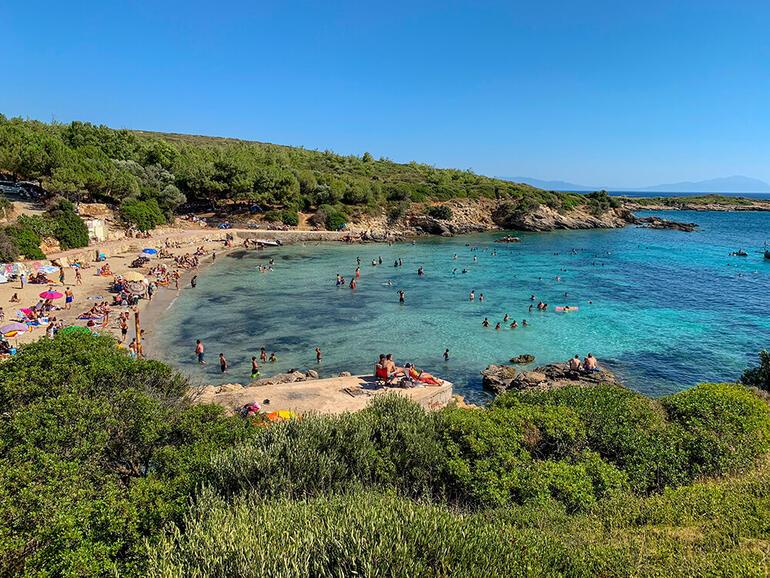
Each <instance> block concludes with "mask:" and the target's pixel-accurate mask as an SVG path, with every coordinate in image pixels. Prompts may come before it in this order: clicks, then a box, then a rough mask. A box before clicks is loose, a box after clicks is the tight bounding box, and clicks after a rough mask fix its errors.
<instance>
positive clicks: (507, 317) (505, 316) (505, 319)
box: [503, 313, 510, 323]
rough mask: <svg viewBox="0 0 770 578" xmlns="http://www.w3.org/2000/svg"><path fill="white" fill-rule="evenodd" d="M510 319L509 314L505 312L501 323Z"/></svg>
mask: <svg viewBox="0 0 770 578" xmlns="http://www.w3.org/2000/svg"><path fill="white" fill-rule="evenodd" d="M509 319H510V316H509V315H508V314H507V313H506V314H505V315H503V323H506V322H507V321H508V320H509Z"/></svg>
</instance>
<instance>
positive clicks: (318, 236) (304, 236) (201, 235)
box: [0, 229, 342, 357]
mask: <svg viewBox="0 0 770 578" xmlns="http://www.w3.org/2000/svg"><path fill="white" fill-rule="evenodd" d="M226 233H230V234H231V235H233V236H234V237H235V240H234V241H233V244H232V247H226V246H225V238H226ZM246 238H252V239H254V238H261V239H280V240H281V241H282V242H285V243H291V242H294V241H301V240H321V241H338V240H340V239H341V238H342V235H341V234H339V233H331V232H328V231H262V230H253V229H230V230H227V231H225V230H218V229H202V230H199V229H193V230H186V229H181V230H180V229H167V230H165V231H163V232H162V233H155V234H153V236H152V237H151V238H149V239H133V238H125V239H119V240H115V241H107V242H103V243H100V244H95V245H92V246H90V247H86V248H82V249H74V250H70V251H63V252H59V253H54V254H50V255H48V260H50V261H53V260H58V259H61V258H66V259H67V260H69V261H70V262H76V261H79V262H82V263H84V266H83V268H82V269H81V280H82V282H81V284H79V285H78V284H77V282H76V275H75V269H74V268H73V267H65V268H64V283H60V282H59V274H58V273H51V274H49V275H48V278H49V279H50V280H51V281H53V283H49V284H30V283H26V284H25V286H24V288H23V289H22V288H21V284H20V281H19V280H18V279H17V280H14V281H11V282H8V283H4V284H0V307H2V309H3V313H4V319H3V320H2V323H8V322H11V321H13V320H15V319H16V318H17V311H18V310H19V309H21V308H23V307H32V306H33V305H35V304H36V303H37V302H38V301H39V300H40V297H39V294H40V293H41V292H43V291H46V290H48V289H49V288H51V289H53V290H54V291H58V292H60V293H64V291H65V289H66V288H68V287H69V288H70V289H71V290H72V292H73V294H74V301H73V304H72V307H71V308H70V309H69V310H66V309H64V305H65V304H64V299H63V298H62V299H58V300H56V301H54V305H55V309H54V311H53V312H52V313H51V316H54V317H56V319H57V320H61V321H63V322H64V325H65V326H69V325H80V326H85V325H86V323H87V321H86V320H83V319H78V316H80V315H82V314H83V313H84V312H86V311H87V310H88V309H90V308H91V307H92V306H93V305H94V304H96V303H100V302H102V301H107V302H112V295H113V294H112V293H110V292H109V288H110V286H111V285H112V282H113V279H114V275H125V274H126V273H128V272H129V271H133V272H138V273H141V274H143V275H145V276H148V273H149V271H150V269H152V268H153V267H155V266H156V265H158V264H165V265H166V266H167V267H168V268H169V270H170V271H172V272H173V271H176V270H178V271H179V273H180V275H181V277H180V279H179V290H177V289H176V288H175V286H174V285H173V284H169V286H168V287H161V286H159V287H158V289H157V291H156V292H155V295H154V296H153V299H152V300H148V299H140V300H139V303H138V305H137V306H136V307H135V308H127V307H119V306H118V307H112V310H111V313H110V317H109V323H108V324H107V326H106V327H103V328H99V331H107V332H109V333H112V334H113V335H115V336H116V337H117V338H120V325H119V322H118V315H119V314H120V312H122V311H125V310H129V311H131V312H133V311H135V310H136V311H139V315H140V323H141V329H142V330H143V333H144V343H143V349H144V354H145V356H147V357H152V337H153V328H154V325H155V323H156V322H157V321H158V319H159V318H160V317H161V316H162V314H163V312H164V311H166V310H167V309H168V308H169V307H170V306H172V304H173V302H174V300H175V299H176V297H177V296H178V294H179V291H182V290H190V289H191V287H190V279H191V278H192V276H193V275H199V274H201V273H202V272H203V270H204V269H205V268H206V267H207V266H209V265H211V263H212V262H213V260H212V253H216V255H217V257H220V256H225V255H226V254H227V253H228V252H230V251H235V250H243V248H244V247H243V240H244V239H246ZM167 241H168V243H169V245H170V246H169V247H167V248H166V251H167V252H168V253H170V254H171V257H166V258H158V257H157V256H153V257H152V258H151V259H150V261H149V262H148V263H146V264H145V265H143V266H142V267H139V268H130V267H129V265H130V264H131V262H132V261H133V260H134V259H135V258H136V257H137V256H139V255H140V254H141V251H142V249H143V248H145V247H148V248H155V249H158V250H160V249H161V248H162V247H164V246H165V244H166V242H167ZM199 247H203V250H204V251H205V255H203V256H200V257H199V263H198V267H197V268H195V269H185V268H180V267H177V265H176V264H175V262H174V257H176V256H181V255H185V254H190V255H192V254H193V253H195V251H196V249H197V248H199ZM97 252H101V253H104V254H105V255H106V256H107V259H106V261H104V262H98V263H97V262H96V261H95V260H94V259H95V256H96V254H97ZM105 263H108V264H109V266H110V270H111V271H112V273H113V276H100V275H97V274H96V272H97V270H98V268H99V267H100V266H103V265H104V264H105ZM13 295H17V296H18V298H19V302H18V303H11V298H12V296H13ZM135 336H136V332H135V327H134V317H133V315H132V316H131V317H130V323H129V331H128V335H127V338H126V342H125V343H126V344H128V343H129V342H130V341H131V339H133V338H134V337H135ZM41 337H45V326H41V327H37V328H34V329H33V330H31V331H28V332H26V333H23V334H20V335H17V336H15V337H13V338H11V339H10V341H11V343H12V345H21V344H23V343H28V342H31V341H34V340H36V339H39V338H41Z"/></svg>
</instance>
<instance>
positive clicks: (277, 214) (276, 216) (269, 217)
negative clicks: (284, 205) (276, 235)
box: [264, 211, 281, 223]
mask: <svg viewBox="0 0 770 578" xmlns="http://www.w3.org/2000/svg"><path fill="white" fill-rule="evenodd" d="M264 218H265V221H267V222H269V223H277V222H278V221H280V220H281V211H267V212H266V213H265V216H264Z"/></svg>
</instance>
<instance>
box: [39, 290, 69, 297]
mask: <svg viewBox="0 0 770 578" xmlns="http://www.w3.org/2000/svg"><path fill="white" fill-rule="evenodd" d="M62 297H64V294H63V293H59V292H58V291H43V292H42V293H41V294H40V298H41V299H61V298H62Z"/></svg>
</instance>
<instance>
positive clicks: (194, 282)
mask: <svg viewBox="0 0 770 578" xmlns="http://www.w3.org/2000/svg"><path fill="white" fill-rule="evenodd" d="M197 286H198V276H197V275H193V277H192V279H190V287H192V288H193V289H195V287H197Z"/></svg>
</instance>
